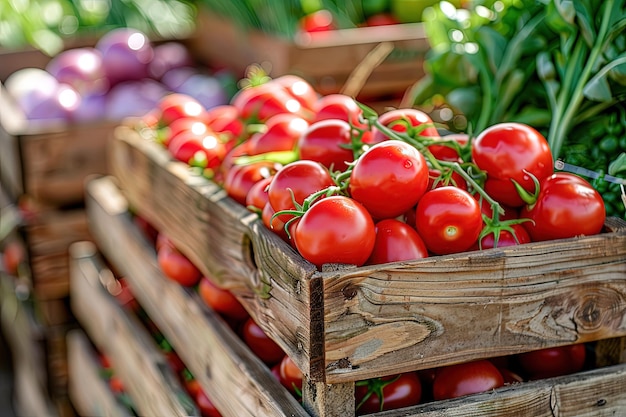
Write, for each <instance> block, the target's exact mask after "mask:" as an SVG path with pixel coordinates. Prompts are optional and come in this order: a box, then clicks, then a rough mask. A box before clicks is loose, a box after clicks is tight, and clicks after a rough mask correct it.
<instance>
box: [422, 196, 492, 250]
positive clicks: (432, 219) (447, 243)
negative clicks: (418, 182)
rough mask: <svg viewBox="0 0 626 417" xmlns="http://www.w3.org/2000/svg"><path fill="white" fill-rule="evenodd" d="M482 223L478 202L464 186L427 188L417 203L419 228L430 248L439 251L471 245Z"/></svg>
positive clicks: (469, 246) (461, 248)
mask: <svg viewBox="0 0 626 417" xmlns="http://www.w3.org/2000/svg"><path fill="white" fill-rule="evenodd" d="M482 227H483V219H482V214H481V210H480V206H479V204H478V202H477V201H476V200H475V199H474V197H472V196H471V195H470V194H469V193H468V192H467V191H465V190H462V189H460V188H457V187H453V186H445V187H439V188H435V189H433V190H430V191H427V192H426V194H424V195H423V196H422V198H421V199H420V201H419V202H418V204H417V209H416V212H415V228H416V229H417V232H418V233H419V235H420V236H421V237H422V239H423V240H424V242H425V243H426V247H427V248H428V250H429V251H430V252H432V253H435V254H437V255H447V254H451V253H458V252H464V251H466V250H468V249H470V248H471V247H472V245H474V243H475V242H476V241H477V240H478V235H479V234H480V231H481V230H482Z"/></svg>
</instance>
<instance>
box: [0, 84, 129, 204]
mask: <svg viewBox="0 0 626 417" xmlns="http://www.w3.org/2000/svg"><path fill="white" fill-rule="evenodd" d="M0 108H1V109H2V111H1V112H0V180H1V182H2V184H3V186H4V187H5V189H6V191H7V193H8V194H9V196H10V197H11V198H12V199H13V200H15V201H17V200H18V199H19V198H20V197H21V196H22V195H25V194H26V195H28V196H30V197H31V198H33V199H35V200H36V201H37V202H38V203H39V204H43V205H46V206H50V207H67V206H75V205H79V204H81V203H82V201H83V195H84V192H83V183H84V181H85V178H86V177H87V176H89V175H92V174H105V173H107V171H106V166H107V165H106V158H105V150H106V144H107V142H108V140H109V139H110V136H111V133H112V131H113V129H114V128H115V126H117V125H118V124H119V122H115V121H98V122H90V123H82V124H65V123H59V124H55V125H49V124H47V125H43V126H42V125H38V124H37V123H35V122H32V121H31V122H29V121H27V120H26V119H25V116H24V114H23V113H22V112H21V110H19V109H18V107H17V104H16V103H15V102H14V101H13V99H12V98H11V97H9V95H8V93H7V91H6V89H5V88H4V87H3V86H2V84H0Z"/></svg>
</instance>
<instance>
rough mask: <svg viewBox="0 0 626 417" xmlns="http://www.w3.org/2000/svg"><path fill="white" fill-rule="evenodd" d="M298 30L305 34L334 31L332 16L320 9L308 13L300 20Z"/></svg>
mask: <svg viewBox="0 0 626 417" xmlns="http://www.w3.org/2000/svg"><path fill="white" fill-rule="evenodd" d="M299 26H300V30H302V31H303V32H307V33H314V32H326V31H329V30H334V29H336V27H335V21H334V19H333V14H332V13H331V12H330V11H328V10H326V9H320V10H317V11H314V12H312V13H309V14H307V15H305V16H304V17H302V18H301V19H300V23H299Z"/></svg>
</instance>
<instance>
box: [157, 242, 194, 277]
mask: <svg viewBox="0 0 626 417" xmlns="http://www.w3.org/2000/svg"><path fill="white" fill-rule="evenodd" d="M157 261H158V263H159V267H160V268H161V271H163V274H164V275H165V276H166V277H168V278H169V279H171V280H173V281H176V282H178V283H179V284H180V285H183V286H185V287H192V286H194V285H196V284H197V283H198V281H199V280H200V277H201V275H202V274H201V273H200V270H199V269H198V268H197V267H196V266H195V265H194V264H193V263H192V262H191V261H190V260H189V259H188V258H187V257H186V256H185V255H183V254H182V253H181V252H180V251H179V250H178V249H176V248H174V247H171V246H167V245H165V246H163V247H161V249H159V251H158V252H157Z"/></svg>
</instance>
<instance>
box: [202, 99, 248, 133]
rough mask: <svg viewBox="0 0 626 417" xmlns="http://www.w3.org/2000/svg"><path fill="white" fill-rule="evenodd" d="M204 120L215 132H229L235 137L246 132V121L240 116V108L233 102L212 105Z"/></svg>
mask: <svg viewBox="0 0 626 417" xmlns="http://www.w3.org/2000/svg"><path fill="white" fill-rule="evenodd" d="M203 120H204V122H205V123H206V124H207V125H208V126H209V127H210V128H211V129H212V130H213V131H214V132H218V133H225V132H227V133H230V134H232V135H233V137H235V138H239V137H241V136H242V135H243V134H244V123H243V121H242V120H241V118H240V117H239V110H238V109H237V108H236V107H235V106H233V105H231V104H223V105H221V106H215V107H211V108H210V109H208V110H207V111H206V113H205V115H204V118H203Z"/></svg>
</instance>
